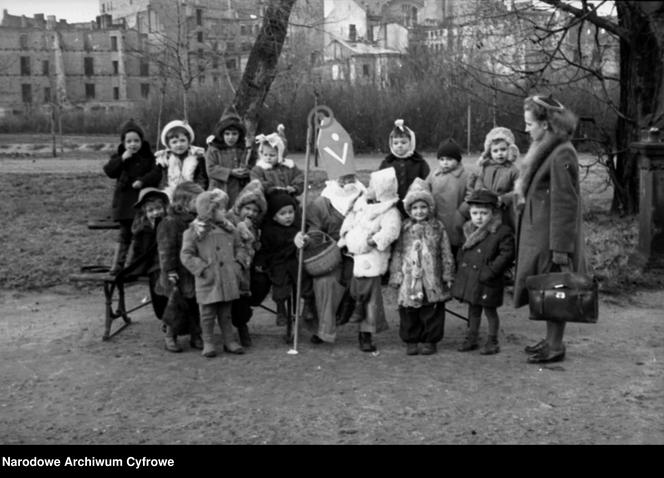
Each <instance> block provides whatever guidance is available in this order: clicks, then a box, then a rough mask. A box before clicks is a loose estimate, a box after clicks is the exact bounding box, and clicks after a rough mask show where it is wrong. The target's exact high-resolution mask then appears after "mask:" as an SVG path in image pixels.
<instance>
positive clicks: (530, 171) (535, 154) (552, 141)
mask: <svg viewBox="0 0 664 478" xmlns="http://www.w3.org/2000/svg"><path fill="white" fill-rule="evenodd" d="M566 141H568V140H567V138H565V137H562V136H558V135H555V134H552V133H549V134H547V135H546V136H545V137H544V139H543V140H542V141H538V142H533V143H531V145H530V148H528V152H527V153H526V155H525V156H524V157H523V160H522V161H521V164H520V165H519V177H518V178H517V179H516V181H515V183H514V192H515V193H516V197H517V204H523V203H524V202H525V200H526V194H528V189H529V188H530V183H531V182H532V180H533V176H535V173H536V172H537V170H538V169H539V168H540V166H542V164H543V163H544V161H546V159H547V158H548V157H549V156H550V155H551V153H552V152H553V150H554V149H556V148H557V147H558V146H560V145H561V144H563V143H565V142H566Z"/></svg>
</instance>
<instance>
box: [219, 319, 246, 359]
mask: <svg viewBox="0 0 664 478" xmlns="http://www.w3.org/2000/svg"><path fill="white" fill-rule="evenodd" d="M219 327H220V328H221V335H222V339H223V341H224V351H226V352H229V353H232V354H243V353H244V349H243V348H242V346H241V345H240V344H238V343H237V342H236V341H235V337H234V332H235V331H234V330H233V323H232V322H231V318H230V316H227V315H226V316H223V317H221V318H220V319H219Z"/></svg>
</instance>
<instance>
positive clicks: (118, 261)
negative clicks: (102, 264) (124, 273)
mask: <svg viewBox="0 0 664 478" xmlns="http://www.w3.org/2000/svg"><path fill="white" fill-rule="evenodd" d="M129 246H130V244H127V243H125V242H118V243H116V244H115V251H114V252H113V265H112V266H111V270H109V271H108V273H109V274H111V275H117V274H118V273H119V272H120V271H121V270H122V269H123V268H124V266H125V261H126V260H127V253H128V252H129Z"/></svg>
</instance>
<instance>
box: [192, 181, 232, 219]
mask: <svg viewBox="0 0 664 478" xmlns="http://www.w3.org/2000/svg"><path fill="white" fill-rule="evenodd" d="M227 205H228V194H226V193H225V192H224V191H222V190H221V189H216V188H215V189H213V190H211V191H204V192H202V193H200V194H199V195H198V197H197V198H196V214H197V215H198V219H200V220H201V221H205V222H207V221H211V220H212V217H213V216H214V212H215V211H216V210H217V209H219V208H221V209H226V206H227Z"/></svg>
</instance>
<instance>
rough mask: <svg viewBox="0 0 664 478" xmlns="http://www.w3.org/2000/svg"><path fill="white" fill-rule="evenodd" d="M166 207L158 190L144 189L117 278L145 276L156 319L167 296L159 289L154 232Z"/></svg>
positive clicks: (166, 202) (166, 204) (162, 194)
mask: <svg viewBox="0 0 664 478" xmlns="http://www.w3.org/2000/svg"><path fill="white" fill-rule="evenodd" d="M167 207H168V196H167V195H166V194H165V193H164V192H163V191H160V190H159V189H157V188H143V189H141V192H140V193H139V195H138V201H136V204H134V208H136V210H137V211H138V213H137V214H136V217H135V218H134V222H133V223H132V225H131V233H132V241H131V247H130V250H129V256H128V257H129V259H128V261H127V262H128V264H127V267H125V268H124V269H123V270H122V271H121V272H120V275H123V274H127V275H132V276H133V275H135V276H142V275H146V276H148V283H149V287H150V299H151V301H152V308H153V310H154V313H155V315H156V316H157V318H158V319H161V316H162V315H163V313H164V309H165V308H166V304H167V302H168V296H167V294H165V293H164V290H163V289H162V288H161V287H160V285H159V275H160V273H161V270H160V268H159V253H158V251H157V229H158V226H159V224H160V223H161V221H162V220H163V218H164V216H165V215H166V208H167Z"/></svg>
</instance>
